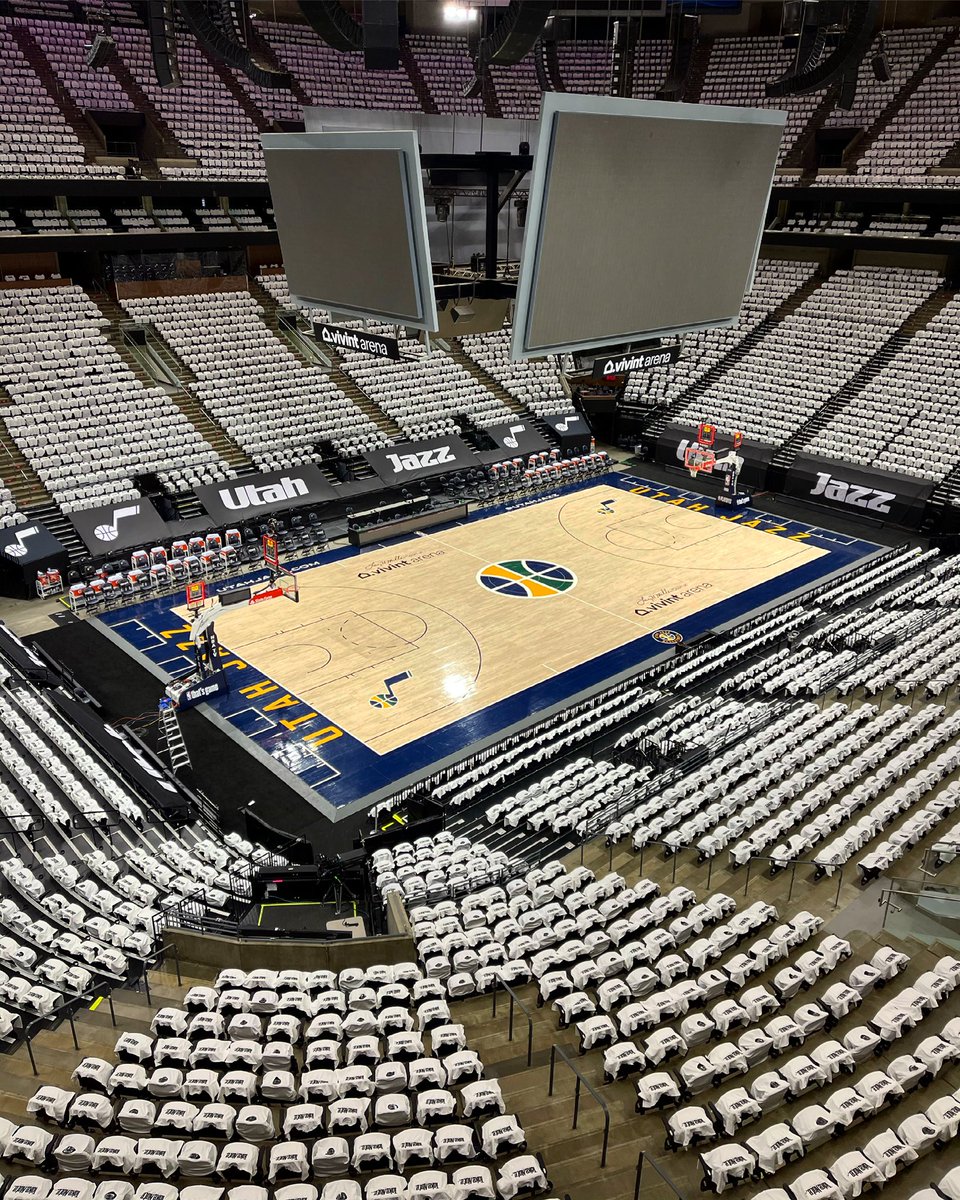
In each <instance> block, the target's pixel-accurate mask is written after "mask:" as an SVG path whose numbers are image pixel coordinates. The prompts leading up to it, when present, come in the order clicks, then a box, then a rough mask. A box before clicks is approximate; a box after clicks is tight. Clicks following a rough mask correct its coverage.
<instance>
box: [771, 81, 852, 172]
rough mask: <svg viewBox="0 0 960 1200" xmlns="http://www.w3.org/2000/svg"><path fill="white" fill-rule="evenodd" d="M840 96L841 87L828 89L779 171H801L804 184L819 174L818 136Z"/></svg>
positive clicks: (834, 86) (798, 135) (835, 86)
mask: <svg viewBox="0 0 960 1200" xmlns="http://www.w3.org/2000/svg"><path fill="white" fill-rule="evenodd" d="M839 94H840V87H839V85H833V86H831V87H828V88H827V90H826V91H825V92H824V93H823V95H822V96H821V97H820V103H819V104H818V105H817V107H816V108H815V109H814V110H813V112H812V113H811V114H810V119H809V120H808V121H807V123H806V125H804V127H803V129H801V130H800V132H799V134H797V137H796V140H795V141H794V143H793V145H792V146H791V147H790V149H789V150H788V151H787V153H786V155H785V156H784V159H783V162H782V163H781V164H780V166H779V167H778V168H777V171H778V172H780V171H786V172H790V173H792V172H793V171H800V179H801V180H802V181H804V182H807V181H809V180H810V179H812V178H813V177H814V176H815V175H816V173H817V156H816V144H817V134H818V133H819V131H820V130H821V129H822V128H823V124H824V122H825V121H826V119H827V117H829V115H830V114H831V113H832V112H833V110H834V109H835V108H836V105H837V97H838V96H839Z"/></svg>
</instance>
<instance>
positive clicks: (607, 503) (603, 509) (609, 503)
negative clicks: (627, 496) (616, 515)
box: [597, 499, 616, 517]
mask: <svg viewBox="0 0 960 1200" xmlns="http://www.w3.org/2000/svg"><path fill="white" fill-rule="evenodd" d="M615 504H616V500H615V499H614V500H604V501H602V502H601V504H600V507H599V508H598V509H597V512H598V513H599V514H600V515H601V517H611V516H613V506H614V505H615Z"/></svg>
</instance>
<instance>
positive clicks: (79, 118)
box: [9, 13, 107, 163]
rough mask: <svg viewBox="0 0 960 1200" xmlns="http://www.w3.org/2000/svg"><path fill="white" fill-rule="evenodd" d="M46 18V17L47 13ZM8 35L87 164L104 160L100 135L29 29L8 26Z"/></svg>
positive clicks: (103, 142) (104, 141) (101, 136)
mask: <svg viewBox="0 0 960 1200" xmlns="http://www.w3.org/2000/svg"><path fill="white" fill-rule="evenodd" d="M47 15H48V16H49V13H48V14H47ZM9 31H10V35H11V36H12V37H13V39H14V41H15V42H16V43H17V45H18V46H19V47H20V49H21V51H22V52H23V56H24V58H25V59H26V60H27V62H28V63H29V64H30V66H31V67H32V68H33V72H34V74H35V75H36V77H37V79H38V80H39V81H40V83H42V84H43V86H44V88H45V89H46V91H47V93H48V94H49V95H50V98H51V99H52V100H53V101H54V103H55V104H56V105H57V107H58V108H59V109H60V111H61V113H62V114H63V118H64V120H65V121H66V122H67V124H68V125H69V126H70V128H71V129H72V130H73V132H74V133H75V134H76V137H77V139H78V141H79V142H80V143H81V144H82V146H83V150H84V158H85V159H86V161H87V162H90V163H93V162H97V161H98V159H100V158H102V157H105V156H106V153H107V144H106V140H105V139H104V136H103V134H102V133H101V132H100V130H99V129H97V128H96V126H94V125H93V124H92V122H91V121H89V120H88V119H87V117H86V116H85V115H84V114H83V112H82V111H81V110H80V108H79V107H78V106H77V104H76V102H75V100H74V99H73V97H72V96H71V95H70V93H69V92H68V91H67V89H66V88H65V87H64V86H63V85H62V84H61V82H60V80H59V79H58V78H57V74H56V72H55V71H54V69H53V67H52V66H51V64H50V60H49V59H48V58H47V56H46V54H45V53H44V52H43V50H42V49H41V47H40V44H39V42H38V41H37V40H36V38H35V37H34V36H33V34H32V33H31V31H30V28H29V26H28V25H25V24H16V25H11V26H9Z"/></svg>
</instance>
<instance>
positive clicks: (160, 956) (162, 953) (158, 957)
mask: <svg viewBox="0 0 960 1200" xmlns="http://www.w3.org/2000/svg"><path fill="white" fill-rule="evenodd" d="M171 950H172V951H173V961H174V970H175V971H176V973H177V986H178V987H183V975H182V974H181V972H180V951H179V950H178V949H177V947H176V945H175V944H174V943H173V942H168V943H167V944H166V945H165V946H161V947H160V949H159V950H157V951H156V953H155V954H154V955H153V956H152V957H153V958H154V960H155V962H154V965H153V967H147V966H145V967H144V968H143V990H144V994H145V995H146V999H147V1004H148V1005H149V1006H152V1005H153V1000H152V999H151V997H150V971H151V970H156V969H157V968H158V967H159V966H160V965H161V964H162V963H163V962H164V960H165V958H166V955H167V952H168V951H171Z"/></svg>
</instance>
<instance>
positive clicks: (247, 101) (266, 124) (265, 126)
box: [197, 41, 273, 133]
mask: <svg viewBox="0 0 960 1200" xmlns="http://www.w3.org/2000/svg"><path fill="white" fill-rule="evenodd" d="M197 46H198V48H199V50H200V53H201V54H202V55H203V57H204V58H205V59H206V60H207V63H208V64H209V66H210V68H211V70H212V71H214V72H215V73H216V75H217V77H218V78H219V80H220V82H221V83H222V84H223V86H224V87H225V88H226V89H227V91H228V92H229V93H230V95H231V96H232V97H233V98H234V100H236V102H237V103H238V104H239V105H240V107H241V108H242V109H243V112H244V115H245V116H246V117H247V119H248V120H250V121H252V123H253V124H254V126H256V128H257V130H258V131H259V132H260V133H268V132H269V131H270V130H272V129H273V121H272V120H271V119H270V118H269V117H268V116H267V115H266V114H265V113H264V111H263V109H261V108H260V107H259V106H258V105H256V104H255V103H254V102H253V99H252V98H251V97H250V95H249V94H248V93H247V92H245V91H244V89H243V88H242V87H241V85H240V83H239V81H238V80H237V77H236V75H234V73H233V72H232V71H231V70H230V68H229V67H228V66H227V65H226V63H223V62H220V61H219V59H217V58H215V57H214V56H213V55H212V54H211V53H210V51H209V50H208V49H207V48H206V46H204V45H203V43H202V42H199V41H198V42H197Z"/></svg>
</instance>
